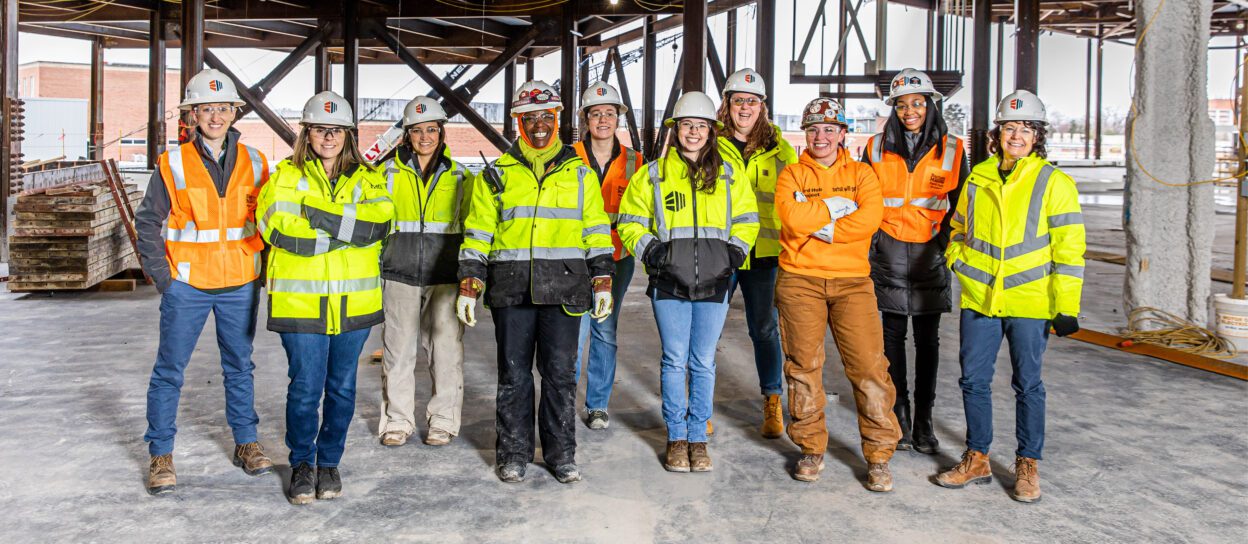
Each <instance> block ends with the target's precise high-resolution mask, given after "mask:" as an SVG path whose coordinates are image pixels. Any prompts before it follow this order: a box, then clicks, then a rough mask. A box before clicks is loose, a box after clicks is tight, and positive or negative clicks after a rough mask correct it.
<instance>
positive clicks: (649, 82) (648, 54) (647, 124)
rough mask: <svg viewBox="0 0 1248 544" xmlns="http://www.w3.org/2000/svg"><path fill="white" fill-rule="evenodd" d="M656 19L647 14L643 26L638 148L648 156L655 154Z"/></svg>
mask: <svg viewBox="0 0 1248 544" xmlns="http://www.w3.org/2000/svg"><path fill="white" fill-rule="evenodd" d="M654 19H655V16H653V15H648V16H646V21H645V23H644V26H643V30H644V36H645V37H644V38H643V44H642V72H643V73H644V74H643V77H642V79H641V109H643V110H645V111H643V112H641V119H642V120H641V142H642V143H641V145H640V146H639V147H638V149H639V150H640V151H641V152H642V153H643V154H644V155H645V156H646V157H653V156H654V149H655V147H656V146H655V143H654V136H655V133H654V100H655V83H656V82H655V80H654V79H655V67H656V66H657V59H655V57H654V56H655V36H654Z"/></svg>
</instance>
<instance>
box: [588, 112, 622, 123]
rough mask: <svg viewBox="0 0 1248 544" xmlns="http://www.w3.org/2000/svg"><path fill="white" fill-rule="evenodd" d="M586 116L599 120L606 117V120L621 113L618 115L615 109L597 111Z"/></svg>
mask: <svg viewBox="0 0 1248 544" xmlns="http://www.w3.org/2000/svg"><path fill="white" fill-rule="evenodd" d="M585 117H588V118H590V119H593V120H595V121H597V120H599V119H606V120H611V119H615V118H616V117H619V115H617V114H616V113H615V112H613V111H596V112H593V113H590V114H588V115H586V116H585Z"/></svg>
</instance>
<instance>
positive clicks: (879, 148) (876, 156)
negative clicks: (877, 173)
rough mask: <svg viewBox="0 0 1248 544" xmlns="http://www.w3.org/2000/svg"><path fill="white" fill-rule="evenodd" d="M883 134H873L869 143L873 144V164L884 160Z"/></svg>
mask: <svg viewBox="0 0 1248 544" xmlns="http://www.w3.org/2000/svg"><path fill="white" fill-rule="evenodd" d="M883 136H884V134H883V133H880V134H876V135H875V136H872V137H871V142H870V143H869V144H868V145H870V146H871V162H872V163H873V164H876V163H879V162H880V161H882V160H884V142H882V141H881V140H883V139H884V138H883Z"/></svg>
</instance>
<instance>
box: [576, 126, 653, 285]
mask: <svg viewBox="0 0 1248 544" xmlns="http://www.w3.org/2000/svg"><path fill="white" fill-rule="evenodd" d="M617 145H619V146H620V154H619V156H617V157H616V159H615V160H614V161H612V162H611V164H610V165H608V166H607V168H606V169H605V170H604V171H603V173H602V180H601V183H602V204H603V208H605V211H606V212H607V217H608V218H610V219H611V243H613V244H615V253H614V254H612V257H614V258H615V260H617V261H618V260H620V259H623V258H624V244H623V243H622V242H620V234H619V233H618V232H616V230H615V227H616V224H617V223H619V215H620V200H622V199H623V198H624V189H625V188H627V187H628V180H630V179H632V178H633V173H635V172H637V170H638V169H639V168H641V166H642V164H644V163H645V160H644V159H643V158H642V156H641V153H638V152H636V151H633V150H632V149H629V148H627V147H624V144H617ZM572 147H573V148H574V149H576V154H577V156H579V157H580V158H581V160H582V161H583V162H584V163H585V164H586V165H589V151H587V150H586V149H585V142H576V143H575V144H572Z"/></svg>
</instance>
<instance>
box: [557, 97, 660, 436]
mask: <svg viewBox="0 0 1248 544" xmlns="http://www.w3.org/2000/svg"><path fill="white" fill-rule="evenodd" d="M627 111H628V107H627V106H625V105H624V101H623V100H621V99H620V93H619V91H617V90H615V87H612V86H610V85H608V84H606V83H603V82H601V81H598V82H595V83H594V84H592V85H590V86H589V88H588V89H586V90H585V93H584V94H583V95H582V96H581V126H583V127H585V138H584V139H583V140H581V141H579V142H577V143H576V144H575V145H573V146H572V147H573V149H575V150H576V154H577V156H579V157H580V158H581V160H582V161H584V162H585V164H587V165H589V167H590V168H593V169H594V173H596V174H598V179H599V180H601V181H602V203H603V206H604V207H605V211H606V212H607V216H608V217H609V218H610V219H611V227H612V229H611V243H612V244H614V245H615V253H614V254H613V255H612V258H613V259H614V260H615V276H614V279H613V280H612V284H611V285H612V287H611V295H612V298H613V299H614V300H615V309H613V310H612V311H611V316H610V317H608V318H607V319H606V320H604V321H597V320H595V319H593V318H591V317H588V316H586V317H583V318H581V332H580V334H579V335H577V338H578V342H577V345H576V362H577V370H578V371H579V370H580V362H581V348H582V347H583V346H584V345H585V343H586V341H587V338H586V337H587V336H588V342H589V361H588V362H587V363H586V364H585V424H586V425H587V426H588V427H589V428H590V429H606V428H607V426H608V425H610V423H611V420H610V418H609V417H608V416H607V403H608V402H609V401H610V400H611V386H612V385H613V384H614V383H615V351H616V343H615V330H616V323H617V322H618V321H619V319H620V310H621V309H623V307H624V292H625V291H626V290H627V289H628V284H629V282H631V281H633V268H634V260H633V257H632V256H631V255H629V254H628V253H627V252H625V251H624V248H623V246H622V245H620V236H619V233H617V232H616V230H615V226H616V223H617V222H618V216H619V211H620V197H622V196H623V195H624V189H625V188H626V187H628V180H629V179H631V178H632V177H633V173H635V172H636V171H637V170H638V169H640V168H641V165H642V164H643V163H644V162H645V161H644V160H643V159H642V157H641V153H638V152H636V151H633V150H632V149H630V148H628V147H626V146H624V144H622V143H620V140H619V139H618V138H616V137H615V133H616V130H618V129H619V128H620V116H621V115H622V114H624V113H625V112H627ZM577 378H578V381H579V378H580V375H579V372H578V375H577Z"/></svg>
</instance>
